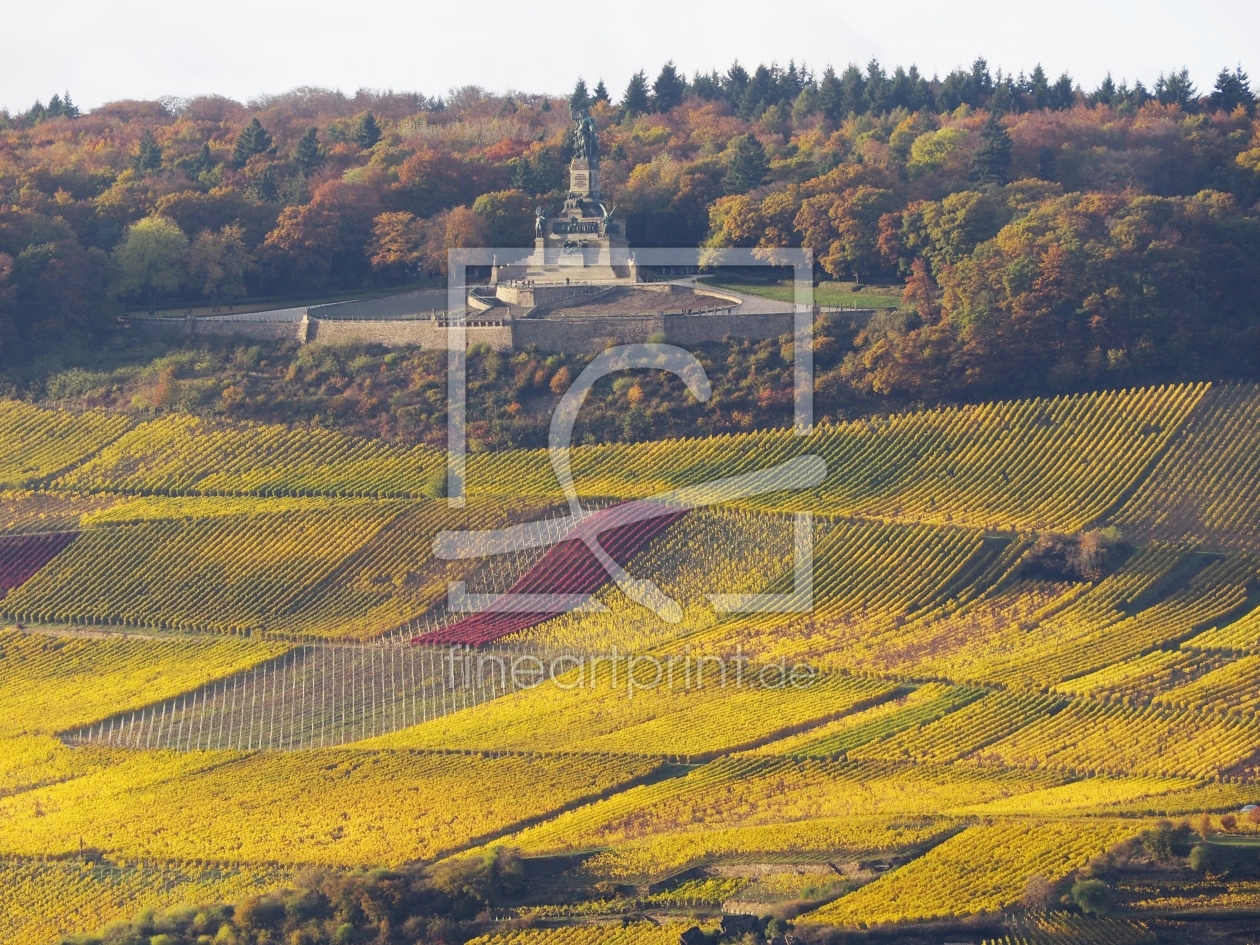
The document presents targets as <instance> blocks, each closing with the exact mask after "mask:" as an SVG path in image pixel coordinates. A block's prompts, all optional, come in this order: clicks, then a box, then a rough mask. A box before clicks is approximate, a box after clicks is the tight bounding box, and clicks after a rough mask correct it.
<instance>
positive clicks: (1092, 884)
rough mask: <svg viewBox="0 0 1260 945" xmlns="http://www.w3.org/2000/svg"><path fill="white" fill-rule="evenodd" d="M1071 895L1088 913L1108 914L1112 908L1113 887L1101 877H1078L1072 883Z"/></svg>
mask: <svg viewBox="0 0 1260 945" xmlns="http://www.w3.org/2000/svg"><path fill="white" fill-rule="evenodd" d="M1071 897H1072V902H1073V903H1075V904H1076V907H1077V908H1078V909H1080V910H1081V911H1082V912H1084V913H1085V914H1086V915H1106V914H1107V913H1108V912H1109V911H1110V910H1111V887H1110V886H1108V885H1107V884H1106V883H1104V882H1103V881H1102V880H1101V879H1078V880H1077V881H1076V882H1075V883H1073V884H1072V892H1071Z"/></svg>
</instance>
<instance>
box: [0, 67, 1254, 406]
mask: <svg viewBox="0 0 1260 945" xmlns="http://www.w3.org/2000/svg"><path fill="white" fill-rule="evenodd" d="M1197 78H1198V77H1194V79H1197ZM1194 79H1192V77H1191V76H1190V75H1189V74H1188V73H1187V72H1186V71H1185V70H1171V71H1169V72H1167V73H1165V74H1163V75H1161V76H1160V77H1159V78H1158V80H1157V81H1156V82H1154V83H1153V84H1152V85H1151V87H1150V88H1147V87H1146V86H1144V85H1143V84H1142V83H1140V82H1138V83H1134V84H1133V85H1131V86H1130V85H1128V84H1126V83H1117V82H1115V81H1113V80H1112V79H1111V78H1110V77H1108V79H1107V80H1106V81H1104V82H1103V83H1102V84H1101V85H1099V87H1097V88H1095V89H1093V90H1086V89H1082V88H1081V87H1080V86H1079V85H1078V84H1077V83H1075V82H1074V81H1073V79H1072V78H1071V77H1070V76H1068V75H1066V74H1065V75H1063V76H1060V77H1059V78H1057V79H1055V78H1053V77H1052V76H1051V75H1050V74H1048V73H1046V72H1045V71H1044V70H1043V69H1042V68H1041V67H1040V66H1038V67H1037V68H1036V69H1034V70H1033V71H1032V72H1031V73H1030V74H1027V75H1025V74H1020V75H1018V76H1013V75H1005V74H1003V73H1002V72H1000V71H998V72H996V73H994V72H991V70H990V69H989V67H988V66H987V65H986V63H985V62H984V61H983V60H978V61H977V62H976V63H974V65H972V66H971V67H970V68H965V69H959V70H956V71H954V72H951V73H950V74H948V75H947V76H945V77H944V78H943V79H941V78H937V77H934V78H932V79H928V78H926V77H924V76H923V75H921V74H920V73H919V72H918V70H916V69H915V68H913V67H911V68H909V69H902V68H900V67H898V68H896V69H895V70H893V71H892V72H891V73H890V72H888V71H887V70H886V69H885V68H883V67H881V66H880V65H879V64H878V63H876V62H874V61H872V62H871V63H870V64H869V65H868V66H867V67H865V68H859V67H855V66H850V67H848V68H847V69H844V70H840V71H837V70H833V69H830V68H829V69H827V70H825V71H823V72H821V73H815V72H812V71H810V70H808V69H804V68H798V67H797V66H796V65H794V64H791V65H789V66H788V67H787V68H786V69H785V68H782V67H780V66H775V65H772V66H758V67H756V68H755V69H753V70H751V71H750V70H748V69H745V68H743V67H741V66H740V65H738V64H736V65H734V66H732V67H731V68H730V69H729V70H728V71H727V72H725V73H721V74H719V73H717V72H714V73H711V74H707V75H706V74H703V73H698V74H696V75H694V76H692V77H691V78H690V79H688V78H687V77H686V76H685V75H684V74H682V73H680V72H679V71H678V70H677V69H675V67H674V66H673V64H672V63H671V64H667V65H666V66H665V67H663V68H662V69H661V70H660V72H659V74H657V75H656V77H655V78H654V79H653V78H652V77H651V76H650V75H649V74H647V73H646V72H640V73H639V74H637V75H636V76H634V77H633V79H632V80H631V82H630V83H629V85H628V87H627V88H626V89H625V90H624V91H622V92H621V94H620V95H617V94H616V92H615V91H614V92H613V93H611V94H610V92H609V90H608V89H606V87H605V84H604V83H603V81H599V82H598V83H597V84H593V85H590V84H588V83H587V82H585V81H581V80H579V81H578V82H577V84H576V87H575V88H574V90H573V92H572V95H571V97H570V99H569V101H565V100H564V99H563V98H559V97H556V98H553V97H548V96H545V95H537V94H525V93H515V92H514V93H511V94H490V93H487V92H485V91H483V90H481V89H478V88H475V87H468V88H463V89H458V90H454V91H452V92H450V93H448V94H446V95H444V96H442V97H427V96H425V95H421V94H411V93H406V94H402V93H394V92H387V93H377V92H369V91H360V92H358V93H356V94H355V95H353V96H351V95H345V94H342V93H340V92H331V91H326V90H321V89H313V88H303V89H296V90H294V91H291V92H288V93H286V94H283V95H276V96H270V97H265V98H262V99H259V100H257V101H253V102H250V103H249V104H247V105H243V104H240V103H238V102H235V101H231V100H228V99H225V98H219V97H212V96H211V97H203V98H197V99H193V100H178V101H177V100H166V101H156V102H140V101H125V102H116V103H113V104H109V105H105V106H103V107H100V108H96V109H93V110H92V111H90V112H83V113H81V112H80V110H79V109H78V108H77V107H76V106H75V105H74V104H73V101H72V99H71V97H70V94H69V93H63V94H58V95H54V96H53V97H52V98H51V99H50V100H49V101H48V102H47V103H36V104H35V105H34V106H33V107H32V108H30V109H29V110H28V111H26V112H23V113H19V114H8V113H0V195H2V197H3V199H2V200H0V360H2V361H3V362H4V365H3V366H4V369H5V370H6V371H7V372H8V373H7V376H9V377H10V380H9V381H7V382H6V384H7V385H8V388H10V389H11V390H10V392H11V393H13V392H18V391H34V392H35V393H36V394H41V393H44V391H43V390H42V389H41V388H40V387H39V385H40V384H42V383H44V382H45V381H46V380H47V377H48V372H45V375H44V376H43V377H42V378H41V377H39V376H34V375H32V374H31V373H30V372H29V371H26V372H25V373H23V371H22V370H21V367H22V365H24V364H27V363H28V362H29V361H30V359H31V358H32V357H34V358H36V360H37V361H38V359H39V358H40V357H43V356H45V354H46V353H47V352H48V351H49V349H50V348H53V347H57V348H58V349H59V350H62V349H65V350H70V349H71V348H72V347H73V346H70V348H67V345H69V342H70V341H71V340H74V339H80V340H82V339H86V343H87V344H88V345H91V344H93V343H95V340H96V339H100V338H102V337H105V336H107V335H108V334H109V333H110V332H111V330H112V329H113V327H114V326H115V325H116V324H117V316H118V315H119V314H120V313H123V312H125V311H128V310H130V311H143V310H146V309H153V308H155V307H156V308H166V309H170V308H175V307H184V306H188V307H191V306H219V307H222V306H227V305H233V304H238V303H240V302H242V301H247V300H277V301H283V300H289V299H293V300H301V299H311V298H316V297H331V296H333V295H336V294H337V293H346V292H363V291H368V290H370V291H387V290H388V289H389V288H391V287H394V286H407V285H413V284H423V283H425V281H426V280H427V281H429V282H436V281H437V280H439V279H440V278H441V277H442V275H443V272H444V265H445V254H446V251H447V249H449V248H451V247H459V246H490V245H522V244H525V243H528V242H529V241H530V239H531V238H532V223H533V208H534V207H535V206H537V205H539V204H546V203H548V202H549V201H556V200H558V199H562V198H563V190H564V187H565V182H566V178H565V167H566V164H567V161H568V159H569V156H570V153H571V151H570V149H571V143H570V134H571V132H570V127H571V122H570V120H569V106H570V105H585V106H588V107H590V109H591V113H592V115H593V116H594V118H595V120H596V123H597V125H598V127H599V128H600V138H601V152H602V154H603V156H604V162H603V171H602V174H603V181H604V189H605V192H606V193H608V194H610V195H611V198H612V200H613V201H614V202H615V203H616V204H617V205H618V206H619V207H621V208H622V212H624V213H625V215H626V218H627V220H628V230H629V232H628V238H629V240H630V242H631V244H632V245H638V246H713V247H724V246H738V247H774V246H807V247H810V248H811V249H812V250H813V252H814V258H815V260H816V275H817V277H818V278H819V279H821V280H830V281H837V282H851V283H855V284H876V285H884V286H895V287H897V288H896V289H895V291H900V292H902V298H903V302H902V305H901V307H900V308H899V309H897V310H895V311H893V310H888V311H885V312H883V313H881V314H879V315H877V316H876V317H874V318H873V319H872V320H871V321H870V322H869V323H866V324H864V325H862V326H861V328H860V330H855V331H850V332H845V331H837V333H836V334H835V336H834V337H833V338H831V339H830V340H829V342H828V340H826V339H824V341H823V342H822V343H823V344H824V345H825V344H827V343H830V344H831V349H832V350H831V351H830V354H829V357H830V360H831V363H832V365H833V367H834V370H832V371H831V373H830V374H828V375H827V376H826V377H827V383H828V384H830V385H831V390H832V393H833V394H834V397H833V399H835V398H839V400H837V403H838V402H839V401H840V400H843V399H844V398H855V397H856V398H866V399H867V400H868V401H869V400H870V399H871V398H875V399H878V398H894V399H898V398H900V399H901V400H903V401H905V400H910V401H915V402H925V403H927V402H942V401H959V400H976V399H982V398H990V397H999V396H1012V395H1019V394H1023V393H1048V392H1059V391H1075V390H1082V389H1091V388H1098V387H1115V386H1124V385H1131V384H1140V383H1158V382H1164V381H1171V380H1180V379H1188V378H1193V379H1205V380H1206V379H1212V380H1234V379H1243V378H1251V379H1254V378H1256V377H1258V376H1260V308H1258V304H1257V301H1256V300H1257V296H1258V295H1260V265H1258V263H1257V261H1258V260H1260V117H1258V116H1257V113H1256V95H1255V94H1254V93H1253V91H1252V89H1251V86H1250V82H1249V79H1248V77H1247V75H1246V74H1245V73H1244V72H1243V70H1242V69H1241V67H1234V68H1227V69H1223V70H1222V71H1221V72H1220V74H1219V75H1218V76H1216V77H1215V78H1213V79H1211V80H1210V81H1203V82H1202V83H1201V84H1202V88H1200V87H1197V86H1196V82H1195V81H1194ZM903 286H904V289H902V287H903ZM56 357H59V358H62V360H61V361H57V360H56V358H54V360H53V361H51V362H48V363H49V364H51V367H50V368H49V371H52V370H54V369H56V370H63V369H65V368H66V367H69V366H70V365H69V364H68V363H67V362H66V361H65V360H64V357H65V356H64V355H63V354H58V355H57V356H56ZM824 362H826V359H825V358H824ZM40 363H43V362H40ZM535 373H536V372H535ZM553 373H554V366H553ZM290 374H292V372H290ZM290 379H291V378H290ZM825 396H826V392H824V399H825ZM509 399H510V398H509ZM219 406H220V409H223V405H222V404H220V405H219ZM228 406H229V407H230V404H229V405H228ZM866 409H867V410H869V409H872V408H871V407H870V406H869V404H868V406H867V407H866ZM837 412H843V410H839V409H838V410H837Z"/></svg>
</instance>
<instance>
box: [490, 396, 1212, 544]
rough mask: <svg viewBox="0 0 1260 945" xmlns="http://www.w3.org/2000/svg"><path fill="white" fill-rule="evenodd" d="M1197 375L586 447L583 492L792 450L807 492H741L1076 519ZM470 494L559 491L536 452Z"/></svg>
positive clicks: (936, 520)
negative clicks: (780, 427)
mask: <svg viewBox="0 0 1260 945" xmlns="http://www.w3.org/2000/svg"><path fill="white" fill-rule="evenodd" d="M1206 392H1207V386H1206V385H1192V386H1180V387H1159V388H1146V389H1141V390H1132V391H1120V392H1108V393H1099V394H1080V395H1076V396H1072V397H1057V398H1054V399H1052V400H1028V401H1019V402H1011V403H1000V404H986V405H983V406H978V407H962V408H957V409H949V410H935V411H929V412H924V413H914V414H903V415H899V416H893V417H888V418H885V419H871V420H859V421H854V422H852V423H846V424H840V425H836V426H820V427H818V428H817V430H816V431H815V432H814V433H813V434H812V435H811V436H809V437H805V438H795V437H793V436H792V435H791V434H790V433H789V432H786V431H764V432H758V433H747V434H738V435H734V436H718V437H710V438H706V439H703V440H684V441H675V442H670V441H666V442H661V443H644V444H636V445H615V446H599V447H585V448H582V449H578V450H575V451H574V453H573V473H574V479H575V481H576V482H577V483H578V488H579V491H580V492H582V494H584V495H592V496H608V497H616V498H624V499H631V498H645V497H647V496H650V495H653V494H655V493H658V492H664V491H667V490H670V489H676V488H679V487H681V486H688V485H697V484H701V483H705V482H709V481H712V480H714V479H718V478H721V477H723V476H731V475H736V474H739V473H743V472H748V471H750V470H752V469H758V468H762V469H764V468H769V467H771V466H774V465H775V464H777V463H781V462H783V461H784V460H786V459H789V458H791V457H793V456H798V455H807V454H815V455H818V456H821V457H823V458H824V459H825V460H826V461H827V468H828V470H829V475H828V477H827V479H826V481H825V482H824V483H823V484H822V485H820V486H818V487H817V488H816V489H815V490H813V491H811V492H808V493H806V494H805V495H803V496H797V495H784V494H774V495H772V496H770V497H767V498H764V499H750V500H746V501H747V502H748V503H749V504H750V505H753V506H755V507H757V508H762V509H782V508H787V509H797V508H807V509H812V510H814V511H818V512H826V513H829V514H833V515H849V516H860V517H864V518H871V519H878V520H887V521H915V522H924V523H928V524H937V525H945V524H952V525H963V526H969V527H974V528H981V529H1023V530H1042V529H1046V530H1060V531H1072V530H1075V529H1078V528H1081V527H1084V526H1085V525H1087V524H1088V523H1090V522H1091V521H1093V520H1094V519H1096V518H1098V517H1099V516H1101V515H1103V514H1104V513H1106V512H1107V511H1108V510H1109V509H1110V508H1111V507H1112V506H1113V505H1114V504H1115V503H1116V502H1117V501H1118V500H1119V499H1120V498H1121V497H1122V496H1123V495H1124V493H1125V490H1126V489H1128V488H1129V487H1131V486H1132V485H1133V484H1134V483H1135V482H1136V481H1137V479H1138V478H1139V477H1140V476H1141V475H1142V474H1143V472H1144V470H1145V467H1146V465H1147V464H1148V463H1149V462H1150V460H1151V459H1152V458H1153V457H1155V456H1156V455H1158V454H1159V452H1160V451H1161V450H1162V449H1163V447H1164V446H1165V445H1166V443H1167V441H1168V438H1169V437H1170V436H1171V435H1172V432H1173V431H1174V430H1176V429H1177V428H1178V426H1179V425H1180V424H1181V423H1182V422H1183V421H1184V420H1185V418H1186V417H1187V415H1188V414H1189V413H1190V412H1191V411H1193V410H1194V408H1195V406H1196V405H1197V404H1198V402H1199V401H1200V399H1201V398H1202V397H1203V396H1204V394H1205V393H1206ZM468 488H469V490H470V491H471V493H472V494H474V495H476V494H512V495H526V496H531V495H532V496H544V497H550V498H552V499H553V500H555V501H559V500H560V499H561V495H560V492H559V489H558V487H557V485H556V483H555V479H554V475H553V473H552V471H551V467H550V465H549V463H548V461H547V456H546V453H544V452H542V451H538V452H521V453H500V454H476V455H474V456H472V457H470V460H469V464H468Z"/></svg>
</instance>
